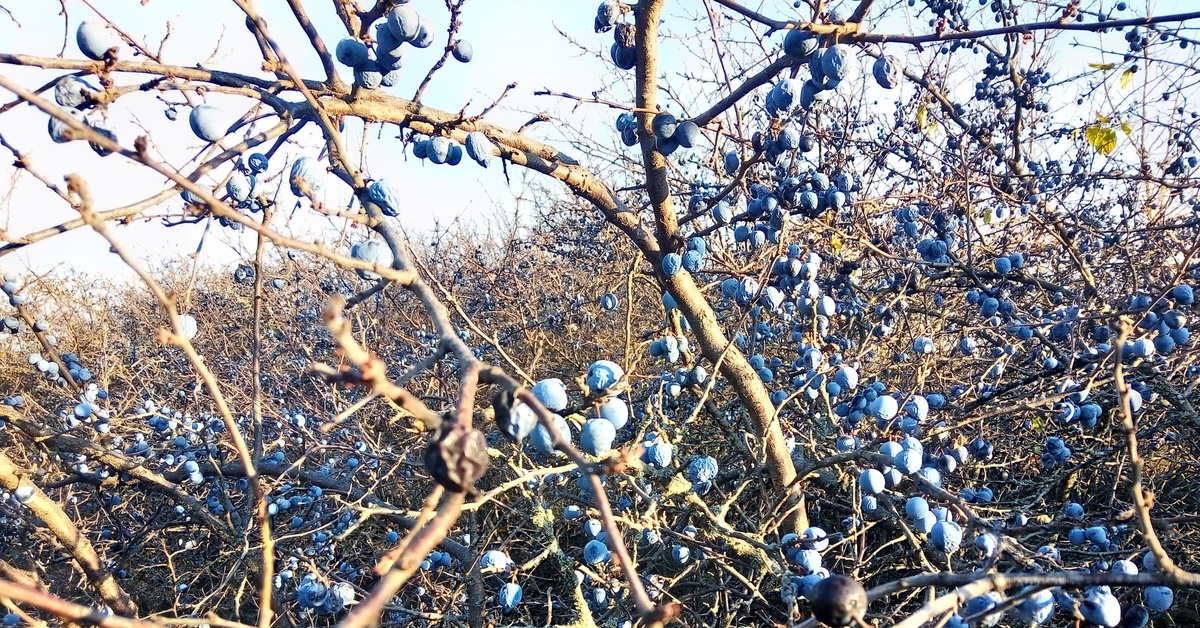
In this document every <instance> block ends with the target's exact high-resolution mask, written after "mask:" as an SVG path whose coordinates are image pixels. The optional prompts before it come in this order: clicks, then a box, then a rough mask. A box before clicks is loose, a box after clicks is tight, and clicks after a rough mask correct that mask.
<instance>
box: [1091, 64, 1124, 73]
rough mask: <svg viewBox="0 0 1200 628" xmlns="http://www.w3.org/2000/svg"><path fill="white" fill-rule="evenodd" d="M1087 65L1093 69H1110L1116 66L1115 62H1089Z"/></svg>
mask: <svg viewBox="0 0 1200 628" xmlns="http://www.w3.org/2000/svg"><path fill="white" fill-rule="evenodd" d="M1088 67H1089V68H1092V69H1093V70H1105V71H1108V70H1111V69H1113V68H1115V67H1117V64H1115V63H1089V64H1088Z"/></svg>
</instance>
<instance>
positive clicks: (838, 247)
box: [829, 234, 842, 255]
mask: <svg viewBox="0 0 1200 628" xmlns="http://www.w3.org/2000/svg"><path fill="white" fill-rule="evenodd" d="M829 243H830V244H832V245H833V254H834V255H840V254H841V253H842V239H841V238H839V237H838V236H837V234H834V236H833V237H832V238H830V239H829Z"/></svg>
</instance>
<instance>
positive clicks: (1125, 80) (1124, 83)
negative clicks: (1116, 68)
mask: <svg viewBox="0 0 1200 628" xmlns="http://www.w3.org/2000/svg"><path fill="white" fill-rule="evenodd" d="M1133 75H1134V71H1133V69H1132V68H1130V69H1128V70H1125V71H1124V72H1122V73H1121V80H1120V81H1118V82H1117V85H1119V86H1120V87H1121V89H1129V86H1130V85H1132V84H1133Z"/></svg>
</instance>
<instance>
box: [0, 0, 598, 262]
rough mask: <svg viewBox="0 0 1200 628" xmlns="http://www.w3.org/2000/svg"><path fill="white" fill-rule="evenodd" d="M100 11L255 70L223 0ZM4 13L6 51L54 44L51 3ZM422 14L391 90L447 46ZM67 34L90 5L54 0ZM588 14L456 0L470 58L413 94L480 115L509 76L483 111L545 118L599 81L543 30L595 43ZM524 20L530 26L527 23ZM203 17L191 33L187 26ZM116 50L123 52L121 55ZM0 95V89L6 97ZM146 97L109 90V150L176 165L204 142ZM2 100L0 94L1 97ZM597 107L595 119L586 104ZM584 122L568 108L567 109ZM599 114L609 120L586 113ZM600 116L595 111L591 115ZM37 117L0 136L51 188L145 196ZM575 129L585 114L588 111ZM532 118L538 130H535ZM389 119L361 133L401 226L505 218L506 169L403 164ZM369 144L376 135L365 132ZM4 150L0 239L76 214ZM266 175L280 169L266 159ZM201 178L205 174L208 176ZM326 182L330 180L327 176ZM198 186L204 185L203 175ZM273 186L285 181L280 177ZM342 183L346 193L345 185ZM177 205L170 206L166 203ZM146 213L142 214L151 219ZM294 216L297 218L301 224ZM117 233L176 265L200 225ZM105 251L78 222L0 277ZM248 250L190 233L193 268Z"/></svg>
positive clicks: (178, 53)
mask: <svg viewBox="0 0 1200 628" xmlns="http://www.w3.org/2000/svg"><path fill="white" fill-rule="evenodd" d="M90 3H91V5H92V6H94V7H95V8H96V9H97V10H98V11H99V12H100V13H102V14H103V15H105V16H106V17H108V18H109V19H111V20H113V21H114V22H116V23H117V24H118V25H120V26H121V28H122V29H123V30H125V31H126V32H127V33H130V34H131V35H134V37H135V38H136V39H141V40H143V41H144V42H146V43H147V44H148V45H147V48H149V49H150V50H155V49H157V48H158V46H159V42H160V40H161V39H162V37H163V34H164V33H166V31H167V25H168V24H172V25H173V26H172V28H171V36H170V38H169V39H168V40H167V43H166V44H165V46H164V47H163V50H162V55H161V56H162V58H163V61H164V62H165V63H169V64H177V65H184V66H189V65H195V64H197V61H201V60H202V62H201V64H202V65H203V66H205V67H210V68H219V69H223V70H231V71H238V72H245V73H248V74H255V75H261V74H262V72H261V68H260V64H261V57H259V56H258V51H257V48H256V46H255V44H254V41H253V39H252V38H251V36H250V35H249V33H248V31H247V30H246V29H245V27H244V26H243V20H244V17H242V14H241V13H240V11H239V10H238V9H237V7H236V6H235V5H234V4H233V3H232V2H219V1H216V0H208V1H204V2H169V1H163V0H159V1H156V2H149V3H134V2H129V0H90ZM2 4H3V5H4V6H6V7H8V8H10V9H11V10H12V11H13V14H14V18H15V20H16V21H17V22H19V23H20V26H17V25H16V24H14V23H13V21H11V20H7V19H5V18H4V16H3V15H0V41H2V42H4V44H3V48H4V49H5V51H6V52H21V53H24V54H32V55H38V56H56V55H58V54H59V52H60V50H62V48H63V18H62V16H60V15H58V9H59V7H58V3H57V2H16V3H11V2H10V3H2ZM256 4H257V5H259V6H261V7H262V10H263V11H264V13H263V15H264V17H265V18H266V20H267V22H268V28H270V29H271V30H272V34H273V35H274V36H275V37H276V38H277V39H278V40H279V42H280V43H281V45H282V48H283V50H284V51H285V54H287V55H288V57H289V60H290V61H291V62H292V63H293V64H294V65H296V66H297V68H298V69H299V71H300V73H301V74H303V75H305V76H310V77H319V76H320V66H319V63H318V61H317V56H316V54H315V53H314V52H313V51H312V48H311V46H310V45H309V44H308V41H307V39H306V38H305V37H304V34H303V33H302V32H301V31H300V29H299V27H298V26H297V25H296V22H295V19H294V18H293V17H292V15H291V13H290V11H288V10H287V8H286V4H284V3H282V2H276V1H272V2H258V3H256ZM306 5H307V6H308V7H309V10H310V11H311V15H312V17H313V19H314V22H315V23H316V24H317V26H318V29H319V31H320V32H321V34H322V36H323V38H324V39H325V41H326V42H328V44H329V45H330V46H332V45H334V44H335V43H336V42H337V41H338V40H339V39H341V38H342V37H344V36H345V31H344V29H343V28H341V26H340V22H338V21H337V18H336V16H334V15H333V13H332V10H331V9H329V8H328V7H329V6H331V4H330V3H329V2H327V1H326V2H307V3H306ZM414 5H416V6H417V8H418V10H419V11H421V13H422V15H426V16H427V17H429V19H430V20H431V21H433V23H434V25H435V28H436V30H437V32H438V33H439V38H440V39H439V41H437V42H435V44H434V45H433V46H431V47H429V48H427V49H415V48H412V47H410V46H406V48H408V53H407V56H406V61H405V70H406V71H405V72H404V79H403V80H402V82H401V84H400V85H398V86H396V87H394V88H390V89H388V91H389V92H392V93H395V94H397V95H402V96H404V97H411V96H412V94H413V93H414V92H415V91H416V86H417V85H418V84H419V83H420V80H421V79H422V78H424V75H425V71H426V70H427V68H429V67H430V66H431V65H432V64H433V63H434V61H436V60H437V58H438V57H439V56H440V55H441V51H442V46H444V44H445V38H446V33H445V29H446V27H447V25H448V21H449V17H448V13H447V11H446V10H445V7H444V4H443V3H442V2H434V1H433V0H417V1H416V2H414ZM67 7H68V10H69V16H68V30H67V32H68V37H67V40H66V52H65V56H66V57H68V58H74V59H79V58H82V55H81V53H80V52H79V50H78V48H77V46H76V44H75V36H74V35H75V29H76V27H77V25H78V24H79V23H80V22H82V21H85V20H94V19H97V18H96V14H95V13H93V12H92V10H91V9H90V8H89V7H88V6H86V5H85V4H84V3H82V2H80V1H78V0H68V2H67ZM593 11H594V9H585V10H581V9H580V5H578V4H576V3H575V2H546V1H544V0H505V2H495V1H494V0H469V1H468V2H467V3H466V5H465V8H464V12H463V15H462V20H461V21H462V28H461V30H460V37H461V38H463V39H466V40H467V41H469V42H471V43H472V45H473V47H474V50H475V56H474V59H473V60H472V61H471V62H470V63H468V64H463V63H458V62H457V61H454V60H450V61H449V62H448V64H447V65H446V67H445V68H443V69H442V70H441V71H440V72H439V73H438V74H437V76H436V77H435V78H434V80H433V82H432V84H431V85H430V87H429V88H428V90H427V91H426V94H425V96H424V98H423V102H424V103H425V104H427V105H429V106H432V107H437V108H441V109H447V110H451V111H458V110H459V109H461V108H462V107H463V106H464V105H467V106H468V107H467V111H468V113H473V112H478V111H479V110H480V109H482V107H484V106H486V105H487V104H489V103H491V102H492V100H494V99H495V98H496V97H497V96H498V95H500V94H501V93H502V92H503V91H504V88H505V86H506V85H507V84H508V83H510V82H516V83H517V84H518V86H517V88H516V89H514V90H513V91H512V92H511V93H510V95H509V97H507V98H506V99H505V100H504V101H503V102H502V103H501V106H500V107H498V108H497V109H496V110H495V111H493V112H492V113H491V114H489V116H488V120H490V121H492V122H494V123H497V124H501V125H508V126H512V127H517V126H520V125H521V124H523V123H524V122H526V121H528V120H529V119H530V118H531V117H532V116H533V115H534V114H536V113H538V112H541V111H550V112H557V111H558V109H560V108H561V106H562V103H561V102H559V101H558V99H555V98H549V97H537V96H534V95H533V92H534V91H535V90H538V89H543V88H551V89H554V90H561V91H567V92H574V93H588V92H590V91H592V90H595V89H597V88H598V87H600V81H601V80H602V79H601V77H600V76H599V74H600V73H599V64H598V62H597V61H596V59H595V58H594V57H592V58H589V57H588V56H586V55H582V54H581V53H580V51H579V49H578V48H576V47H575V46H573V45H571V44H570V43H569V42H567V41H566V40H565V39H564V38H563V37H562V36H561V35H559V34H558V33H557V32H556V30H555V29H556V28H561V29H562V30H564V31H566V32H569V33H571V34H572V35H573V36H577V37H579V38H580V40H581V41H582V42H583V43H585V44H586V45H589V46H592V47H593V48H597V47H598V46H599V45H600V44H601V43H602V42H603V41H607V39H606V38H610V37H611V35H596V34H595V33H594V32H593V30H592V17H593V15H594V13H593ZM531 15H536V19H530V16H531ZM196 25H202V26H196ZM126 51H127V52H128V48H126ZM339 70H340V73H341V75H342V77H343V79H344V80H346V81H347V83H349V82H352V81H353V76H352V73H351V71H350V70H349V69H348V68H345V67H344V66H340V65H339ZM0 72H2V73H4V75H5V76H7V77H10V78H13V79H16V80H18V81H20V82H21V83H22V84H23V85H25V86H27V87H36V86H40V85H42V84H44V83H46V82H48V81H49V80H51V79H53V77H54V76H56V75H57V74H58V73H56V72H46V71H42V70H37V69H32V68H17V67H11V66H3V67H0ZM116 80H117V83H118V84H131V83H136V82H140V81H142V80H145V77H139V76H134V75H119V76H118V78H117V79H116ZM6 96H7V94H6ZM159 98H160V95H159V94H155V93H139V94H134V95H130V96H126V97H123V98H122V99H120V100H119V101H118V102H117V103H116V104H115V105H114V106H112V107H111V110H110V111H109V113H108V123H109V124H110V126H112V128H113V129H114V130H115V131H116V133H117V136H118V138H119V139H120V141H121V142H122V144H123V145H125V146H129V145H131V143H132V140H133V139H134V138H135V137H136V136H138V135H141V134H143V133H145V132H146V131H147V130H148V131H150V137H151V138H152V139H153V140H154V142H155V144H156V146H157V148H159V149H160V150H161V151H162V153H163V154H164V155H167V156H168V157H169V158H170V163H172V164H174V165H175V166H177V167H179V166H182V165H184V164H186V163H188V162H189V160H191V159H192V158H194V157H195V156H196V155H198V154H200V153H201V151H202V150H203V149H204V145H203V143H202V142H201V141H200V140H198V139H197V138H196V137H195V136H194V135H193V134H192V133H191V132H190V130H189V128H188V122H187V113H188V109H186V108H181V109H180V112H181V114H180V115H179V117H178V119H177V120H176V121H174V122H171V121H170V120H168V119H167V118H166V116H165V114H164V110H165V109H166V107H165V106H164V105H163V104H162V102H161V101H160V100H159ZM161 98H163V99H165V100H168V101H169V102H179V101H180V98H181V97H180V96H179V94H178V93H177V92H176V93H166V94H161ZM5 100H7V98H5ZM207 101H208V102H210V103H213V104H217V105H219V106H221V107H222V109H223V111H224V113H226V114H227V115H229V119H230V120H231V121H232V120H233V119H235V118H236V117H237V116H238V115H240V114H241V113H242V112H243V111H244V110H245V109H246V105H245V104H244V103H245V102H246V101H245V100H242V99H238V98H236V97H229V96H226V95H221V94H213V95H210V96H209V97H208V98H207ZM594 113H595V114H596V115H597V116H600V114H601V113H602V112H600V111H595V112H594ZM580 115H583V116H589V115H591V112H589V111H582V112H579V113H576V114H574V115H573V117H574V119H577V120H578V119H579V118H580ZM600 117H603V118H604V119H605V120H607V119H608V118H609V117H610V115H609V114H608V113H607V112H603V115H602V116H600ZM600 117H597V118H596V119H595V121H596V122H598V121H599V119H600ZM46 120H47V118H46V116H45V115H44V114H42V113H41V112H40V111H36V110H34V109H33V108H32V107H29V106H21V107H18V108H17V109H15V110H13V111H11V112H9V113H7V114H4V115H3V116H0V133H2V134H3V135H4V137H5V138H6V139H8V140H9V141H10V142H11V143H12V144H14V145H15V146H17V147H18V148H19V149H20V150H22V151H24V152H27V153H28V154H29V156H30V160H31V162H32V163H33V164H34V167H35V168H36V169H37V170H38V171H39V172H41V173H43V174H45V175H46V176H47V177H49V178H50V179H52V180H54V181H61V180H62V177H63V176H64V175H66V174H67V173H69V172H79V173H81V174H83V175H85V176H86V177H87V179H88V181H89V185H90V187H91V189H92V192H93V194H94V195H95V197H96V204H97V209H99V210H106V209H111V208H114V207H119V206H122V205H125V204H128V203H131V202H135V201H137V200H140V199H141V198H144V197H146V196H149V195H151V194H152V193H154V192H157V191H159V190H160V189H162V188H161V186H162V185H163V183H164V180H163V179H162V178H161V177H159V176H157V175H152V174H150V173H148V172H147V171H146V169H145V168H143V167H141V166H138V165H135V164H132V163H131V162H129V161H127V160H124V159H123V158H121V157H119V156H113V157H108V158H101V157H99V156H98V155H96V154H95V153H94V152H92V150H91V149H90V148H89V147H88V146H87V145H86V144H83V143H80V142H75V143H70V144H61V145H60V144H54V143H52V142H51V141H50V140H49V137H48V135H47V134H46ZM581 123H588V122H587V120H586V119H584V120H581ZM542 126H543V127H546V126H548V125H542ZM547 132H548V129H547V130H546V131H543V130H542V129H534V131H533V134H534V135H539V134H541V135H546V133H547ZM361 134H362V126H361V125H357V127H356V126H354V125H349V128H348V129H347V138H346V140H347V144H348V145H350V146H352V147H358V146H360V140H361ZM395 134H396V127H394V126H390V127H388V128H387V129H386V130H384V131H383V134H382V136H380V129H379V125H374V126H373V127H372V128H371V135H370V139H371V142H370V143H369V144H368V150H367V163H368V166H369V174H370V175H372V176H373V177H375V178H387V179H389V180H390V181H393V182H395V183H398V184H399V185H400V186H401V187H402V189H404V190H405V191H406V197H407V206H406V207H405V208H404V209H403V213H402V216H401V219H402V220H403V221H404V222H405V226H406V228H407V229H409V230H410V232H416V231H422V230H428V229H430V228H432V226H433V224H434V223H435V221H441V222H442V224H446V223H449V222H451V221H453V220H454V218H455V217H457V216H460V215H465V216H467V217H469V218H471V219H473V220H479V219H483V220H487V219H489V218H491V217H494V216H496V215H497V212H504V213H506V214H507V213H511V211H512V208H513V207H514V205H515V201H514V199H515V198H516V197H517V196H519V195H520V194H521V193H522V187H523V186H522V177H521V174H522V173H521V170H520V169H511V170H510V172H511V173H512V174H513V175H514V176H513V178H512V181H511V185H510V183H509V182H507V181H506V179H505V177H504V174H503V171H502V169H501V168H500V167H499V165H498V164H493V165H492V167H491V168H490V169H487V170H484V169H482V168H480V167H478V166H477V165H475V164H474V163H472V162H470V161H469V160H464V163H462V164H460V165H459V166H457V167H448V166H435V165H433V164H422V163H416V162H415V160H411V157H410V158H409V162H408V163H404V161H403V160H404V158H403V156H401V155H400V154H399V153H400V150H399V143H398V142H396V141H394V140H392V141H389V140H388V138H390V137H394V136H395ZM376 138H379V139H376ZM297 139H298V140H299V141H300V142H301V143H302V144H303V146H304V147H305V150H306V152H305V154H312V155H315V154H316V150H317V147H318V145H319V142H320V140H319V137H318V136H317V134H316V133H315V131H314V132H312V133H306V134H301V135H300V136H298V137H297ZM10 161H11V160H10V159H8V158H7V156H6V157H5V158H3V159H0V163H3V164H4V166H3V168H2V169H0V180H3V181H7V182H9V183H8V184H7V185H4V184H0V229H4V230H5V231H6V232H7V233H8V234H9V235H10V236H16V235H19V234H24V233H27V232H30V231H33V230H36V229H40V228H45V227H48V226H53V225H56V224H60V223H62V222H64V221H66V220H70V219H72V218H74V217H75V212H74V210H72V209H71V208H70V207H69V206H67V205H66V204H65V203H64V202H62V200H61V199H59V198H58V197H57V196H56V195H55V194H54V193H52V192H51V191H49V190H47V189H46V188H45V187H44V186H42V185H41V184H40V183H38V182H37V181H35V180H34V179H33V178H32V177H30V176H29V175H28V174H21V175H18V176H16V178H15V179H14V178H13V170H14V169H13V168H12V166H11V164H10ZM273 165H274V167H273V170H272V172H277V171H279V170H280V169H281V168H282V163H281V162H280V161H279V160H277V161H276V163H275V164H273ZM213 183H215V182H213ZM331 183H332V182H331ZM210 184H212V183H210ZM329 187H330V188H331V189H332V190H334V191H333V192H332V193H333V194H336V195H338V198H339V199H342V200H345V199H346V198H348V188H345V186H344V185H341V184H340V183H335V184H334V185H331V186H329ZM285 188H286V186H285ZM343 188H344V189H343ZM280 198H281V199H282V200H283V203H284V209H285V210H288V211H285V212H284V213H285V214H290V209H291V204H292V202H293V201H292V197H291V195H290V193H289V192H287V191H286V189H285V190H284V192H283V193H282V194H281V195H280ZM167 206H168V208H171V209H174V210H176V211H177V210H178V208H179V207H180V206H181V202H180V201H179V200H174V201H172V202H170V203H168V205H167ZM149 213H156V212H149ZM305 216H308V217H305ZM331 222H332V221H331V220H329V219H326V218H324V217H312V216H311V215H310V214H306V213H305V212H296V213H295V214H294V215H292V222H291V223H289V224H288V225H286V229H287V230H288V231H290V232H293V233H298V234H305V233H308V234H314V235H315V234H316V233H317V230H318V229H322V228H329V227H330V225H331ZM116 233H117V235H118V238H119V239H120V240H121V241H122V243H123V244H125V245H127V246H129V247H130V248H131V250H133V251H134V253H135V255H136V256H137V257H139V258H141V259H146V260H160V259H161V260H173V259H182V258H183V257H184V256H187V255H189V254H191V253H192V252H194V251H195V250H196V248H197V246H198V245H199V243H200V242H201V238H202V237H203V236H204V225H203V224H201V225H186V226H178V227H172V228H170V229H164V228H163V227H162V226H161V225H160V224H159V223H158V222H157V221H156V222H152V223H149V224H145V223H143V224H134V225H130V226H122V227H120V228H118V229H116ZM107 248H108V247H107V244H106V243H104V242H103V241H102V240H101V239H100V238H99V237H98V236H97V235H96V234H94V233H91V232H89V231H87V230H84V229H79V230H75V231H74V232H71V233H67V234H64V235H59V236H56V237H54V238H51V239H50V240H47V241H44V242H41V243H38V244H35V245H32V246H29V247H26V248H24V249H22V250H21V251H19V252H17V253H15V254H11V255H8V256H6V257H4V258H0V268H3V269H5V270H8V269H11V268H14V267H15V268H17V269H18V270H26V269H29V270H33V271H35V272H45V271H47V270H50V269H54V268H72V269H78V270H83V271H87V272H106V273H108V272H113V273H122V272H125V271H124V269H123V264H122V263H121V262H120V261H119V260H118V259H116V257H115V256H113V255H111V254H109V253H108V252H107ZM252 250H253V239H252V238H251V237H249V236H248V235H247V236H245V237H240V238H238V237H233V236H231V234H230V232H229V231H228V230H223V229H220V228H219V227H218V226H216V225H214V226H213V227H212V228H211V229H210V230H209V233H208V236H207V237H204V250H203V254H202V261H203V262H205V263H211V264H214V265H221V264H228V263H231V262H232V260H234V259H237V258H239V257H242V256H245V255H249V254H250V253H252Z"/></svg>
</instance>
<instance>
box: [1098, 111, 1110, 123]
mask: <svg viewBox="0 0 1200 628" xmlns="http://www.w3.org/2000/svg"><path fill="white" fill-rule="evenodd" d="M1096 121H1097V122H1099V123H1100V124H1108V117H1107V116H1102V115H1100V113H1099V112H1097V113H1096Z"/></svg>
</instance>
